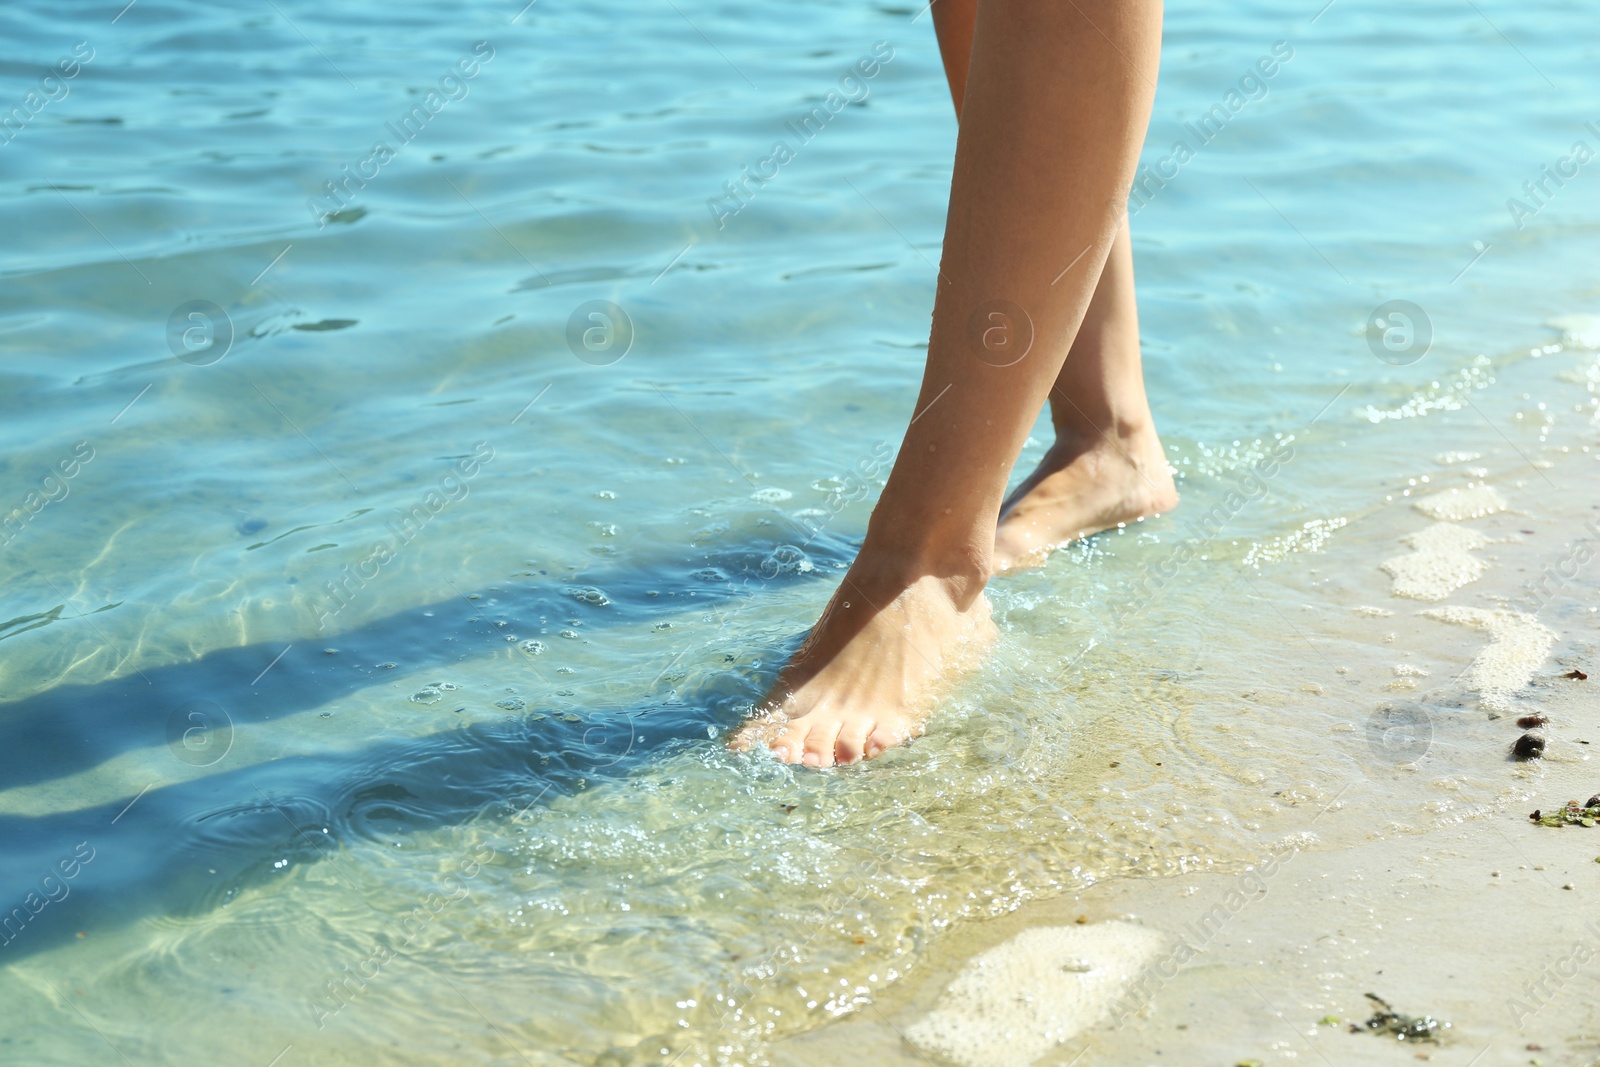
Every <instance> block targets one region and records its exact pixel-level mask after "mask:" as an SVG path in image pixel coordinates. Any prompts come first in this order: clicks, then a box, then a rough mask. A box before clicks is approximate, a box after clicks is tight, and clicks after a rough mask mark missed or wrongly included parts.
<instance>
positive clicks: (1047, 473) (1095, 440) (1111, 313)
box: [932, 0, 1178, 573]
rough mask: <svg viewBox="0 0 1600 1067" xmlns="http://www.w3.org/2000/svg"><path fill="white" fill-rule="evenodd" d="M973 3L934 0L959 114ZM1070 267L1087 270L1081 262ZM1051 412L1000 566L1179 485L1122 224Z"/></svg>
mask: <svg viewBox="0 0 1600 1067" xmlns="http://www.w3.org/2000/svg"><path fill="white" fill-rule="evenodd" d="M977 6H978V5H977V0H935V3H934V4H933V8H932V13H933V25H934V29H935V31H936V32H937V33H938V36H939V51H940V53H941V54H942V56H943V57H944V69H945V76H946V78H947V79H948V81H949V83H950V96H951V98H952V99H953V100H954V101H955V106H956V118H957V119H959V118H960V117H961V105H962V101H963V98H964V96H965V95H966V84H967V67H968V63H969V60H970V57H971V53H972V34H973V25H974V22H975V16H976V14H977ZM1085 258H1087V257H1085ZM1073 269H1074V270H1086V269H1087V268H1086V266H1085V264H1084V263H1083V261H1079V263H1078V264H1076V265H1075V267H1074V268H1073ZM1050 416H1051V422H1052V423H1053V424H1054V426H1055V435H1056V440H1055V443H1054V444H1053V445H1052V447H1051V448H1050V451H1049V452H1047V453H1046V454H1045V457H1044V459H1043V460H1042V461H1041V462H1040V464H1039V466H1038V468H1037V469H1036V470H1035V471H1034V472H1033V473H1032V474H1031V475H1029V476H1028V478H1027V479H1026V480H1025V481H1024V482H1023V483H1022V484H1021V485H1020V486H1018V487H1017V489H1016V491H1015V492H1013V493H1012V494H1011V496H1010V497H1008V498H1007V499H1006V502H1005V504H1004V506H1003V507H1002V509H1001V517H1000V525H999V529H998V530H997V531H996V533H995V553H994V557H995V558H994V567H995V571H996V573H999V572H1001V571H1005V570H1009V569H1011V568H1013V567H1016V566H1019V565H1026V564H1029V563H1037V562H1042V561H1043V559H1044V557H1045V556H1046V555H1047V554H1048V553H1049V552H1050V550H1051V549H1053V548H1055V547H1057V546H1059V545H1061V544H1063V543H1065V542H1067V541H1070V540H1072V539H1073V538H1076V537H1084V536H1087V535H1089V534H1092V533H1097V532H1099V531H1101V530H1104V529H1108V528H1110V527H1112V526H1115V525H1116V524H1117V523H1119V522H1134V521H1136V520H1139V519H1142V518H1145V517H1147V516H1153V515H1160V514H1161V513H1162V512H1164V511H1170V510H1171V509H1172V508H1174V507H1176V506H1177V503H1178V493H1177V489H1176V488H1175V487H1174V486H1173V484H1172V474H1171V472H1170V470H1169V469H1168V467H1167V459H1166V453H1165V452H1164V451H1163V450H1162V447H1161V441H1160V438H1158V437H1157V436H1156V430H1155V420H1154V418H1153V417H1152V416H1151V414H1150V405H1149V403H1148V402H1147V401H1146V400H1145V395H1144V374H1143V371H1142V368H1141V366H1140V359H1139V312H1138V307H1137V306H1136V304H1135V301H1134V288H1133V248H1132V245H1131V244H1130V242H1129V239H1128V231H1127V227H1126V226H1124V227H1123V228H1122V229H1120V230H1118V231H1117V239H1116V243H1115V244H1114V245H1113V246H1112V249H1111V255H1110V257H1109V258H1108V259H1107V260H1106V264H1105V268H1104V270H1103V271H1102V272H1101V274H1100V278H1099V281H1098V284H1097V285H1096V287H1095V292H1094V298H1093V300H1091V301H1090V303H1089V310H1088V313H1087V314H1086V315H1085V316H1084V320H1083V325H1082V326H1081V327H1080V328H1079V330H1078V335H1077V337H1076V338H1075V339H1074V340H1073V344H1072V350H1071V352H1070V353H1069V355H1068V356H1067V361H1066V363H1065V364H1063V365H1062V368H1061V374H1060V376H1059V377H1058V378H1057V379H1056V383H1055V386H1054V387H1053V388H1052V389H1051V391H1050Z"/></svg>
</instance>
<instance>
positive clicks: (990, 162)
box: [734, 0, 1161, 765]
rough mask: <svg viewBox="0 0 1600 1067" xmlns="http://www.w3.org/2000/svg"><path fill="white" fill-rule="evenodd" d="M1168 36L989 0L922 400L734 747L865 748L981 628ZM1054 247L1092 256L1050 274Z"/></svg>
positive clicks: (1051, 6) (822, 758) (1077, 13)
mask: <svg viewBox="0 0 1600 1067" xmlns="http://www.w3.org/2000/svg"><path fill="white" fill-rule="evenodd" d="M1160 34H1161V18H1160V4H1159V0H1074V2H1073V3H1070V4H1061V3H1057V2H1051V0H982V2H981V3H980V6H979V8H978V12H977V20H976V26H975V30H974V34H973V48H972V57H971V76H970V78H969V79H968V83H967V86H966V90H965V93H964V96H963V110H964V112H965V113H966V115H967V116H968V119H969V121H968V122H966V123H965V124H963V126H962V129H961V133H960V136H959V138H958V140H957V144H956V161H955V171H954V174H953V177H952V181H951V191H950V211H949V215H948V217H947V219H946V224H945V243H944V257H943V261H942V269H941V272H940V285H939V291H938V295H937V297H936V299H935V302H934V314H933V329H932V333H931V335H930V338H929V343H928V361H927V367H926V369H925V371H924V374H923V380H922V389H921V392H920V394H919V396H918V398H917V403H916V408H915V411H916V415H915V416H914V417H913V419H912V422H911V424H910V426H909V427H908V428H907V430H906V435H905V440H904V442H903V443H902V445H901V449H900V453H899V455H898V456H897V457H896V459H895V464H894V469H893V470H892V471H891V472H890V475H889V481H888V484H887V485H886V486H885V488H884V491H883V496H882V498H881V499H880V500H879V502H878V506H877V507H876V508H875V509H874V511H873V514H872V518H871V520H870V522H869V523H868V526H867V535H866V539H865V542H864V543H863V545H862V548H861V553H860V555H859V556H858V557H857V558H856V561H855V563H854V564H853V565H852V566H851V568H850V571H849V573H848V574H846V576H845V579H844V583H843V584H842V585H841V586H840V588H839V590H838V591H837V592H836V593H835V594H834V596H833V599H832V600H831V601H830V602H829V604H828V606H827V608H826V609H825V610H824V612H823V615H822V618H821V620H820V621H819V622H818V623H817V626H816V627H815V628H814V629H813V630H812V632H811V634H810V636H809V637H808V638H807V639H806V642H805V644H804V645H803V646H801V648H800V650H799V651H798V652H797V653H796V654H795V657H794V659H793V660H792V661H790V663H789V664H788V666H787V667H785V668H784V670H783V672H782V674H781V675H780V676H779V678H778V681H777V684H776V685H775V686H774V688H773V691H772V692H771V693H770V694H768V697H767V700H766V701H765V702H764V705H763V707H764V708H765V709H766V711H767V714H766V715H764V716H763V717H762V718H761V719H759V720H758V721H756V722H754V723H752V724H751V725H750V726H749V727H747V728H746V729H745V730H744V731H742V732H741V733H740V735H739V736H738V737H737V738H736V739H735V742H734V743H735V744H736V745H747V744H749V743H751V742H753V741H754V740H756V739H758V738H761V739H766V740H768V741H769V742H770V743H771V744H772V747H773V751H774V753H775V754H776V755H778V757H779V758H780V759H786V760H788V761H790V762H805V763H809V764H817V765H826V764H830V763H833V762H835V761H839V762H848V761H851V760H854V759H858V758H861V757H862V756H873V755H876V754H878V753H879V752H881V751H882V750H883V749H885V748H887V747H888V746H890V745H893V744H896V743H898V742H900V741H903V740H905V739H906V738H908V737H910V736H912V735H913V734H914V733H917V732H919V731H920V729H921V724H922V721H923V719H924V718H925V717H926V714H927V711H928V707H929V704H930V702H931V700H932V699H933V698H934V697H936V696H937V695H938V693H939V692H940V691H941V689H942V688H943V687H944V686H945V685H947V684H948V683H949V682H950V680H951V679H952V677H953V676H954V675H955V674H957V673H959V671H960V670H962V669H963V668H965V667H967V666H969V665H971V664H973V663H975V662H976V661H977V659H978V658H979V657H980V656H981V655H982V653H983V651H984V649H985V648H986V647H987V645H988V644H989V642H990V641H991V640H992V638H993V634H994V628H993V624H992V623H991V622H990V621H989V614H988V602H987V601H986V600H985V598H984V596H983V587H984V584H985V583H986V582H987V581H988V578H989V575H990V573H991V569H992V565H993V555H994V532H995V516H996V515H997V514H998V513H999V510H1000V504H1001V497H1002V496H1003V495H1004V493H1005V486H1006V482H1007V480H1008V478H1009V476H1010V472H1011V468H1012V466H1013V465H1014V464H1015V462H1016V456H1017V452H1018V450H1019V449H1020V448H1021V447H1022V443H1023V441H1024V440H1026V438H1027V436H1028V431H1029V429H1030V428H1031V427H1032V424H1033V421H1034V419H1035V417H1036V414H1037V412H1038V410H1039V408H1040V406H1041V405H1042V404H1043V403H1044V401H1045V398H1046V397H1047V396H1048V395H1049V393H1050V390H1051V387H1052V386H1053V385H1054V384H1055V381H1056V378H1057V377H1058V375H1059V374H1060V373H1061V367H1062V364H1063V362H1064V361H1065V360H1066V358H1067V352H1068V350H1069V348H1070V347H1071V345H1072V339H1073V337H1074V336H1076V334H1077V333H1078V328H1079V325H1080V323H1081V322H1082V321H1083V319H1084V315H1085V313H1086V312H1087V310H1088V308H1089V305H1090V298H1091V297H1092V295H1093V292H1094V285H1095V281H1096V279H1098V277H1099V275H1100V269H1101V266H1102V265H1103V264H1104V262H1105V260H1106V256H1107V255H1108V254H1109V252H1110V249H1111V247H1112V244H1113V242H1114V240H1115V237H1116V234H1117V230H1118V228H1119V225H1120V220H1121V218H1122V215H1123V202H1124V200H1125V198H1126V196H1127V191H1128V186H1129V183H1130V182H1131V181H1132V179H1133V169H1134V165H1135V163H1136V161H1137V158H1138V152H1139V147H1140V145H1141V143H1142V141H1143V139H1144V130H1145V124H1146V122H1147V121H1148V119H1149V115H1150V104H1151V100H1152V97H1153V96H1154V90H1155V74H1156V67H1157V62H1158V59H1159V53H1160ZM1063 248H1070V249H1088V251H1087V252H1086V253H1085V254H1084V257H1083V266H1084V267H1085V268H1087V269H1084V270H1080V271H1069V272H1067V274H1065V275H1064V276H1061V268H1062V266H1063V263H1062V255H1061V249H1063ZM1058 276H1059V279H1058ZM995 300H1004V301H1007V302H1008V303H1010V304H1012V305H1015V306H1017V307H1020V308H1021V309H1024V311H1025V314H1026V322H1027V323H1029V324H1031V327H1032V335H1033V343H1032V346H1031V348H1030V349H1028V351H1027V354H1026V355H1025V356H1023V357H1022V358H1021V359H1018V360H1016V361H1015V362H1008V361H1006V360H996V359H994V358H993V356H994V354H995V353H994V352H993V350H992V349H991V350H990V351H985V344H984V341H983V338H984V337H986V336H987V335H986V334H985V332H984V324H986V323H988V322H991V321H993V320H992V319H991V318H990V317H989V312H990V310H991V308H990V307H989V305H990V304H991V302H993V301H995ZM975 325H976V327H977V328H976V329H974V326H975ZM1018 325H1020V324H1018ZM999 362H1007V365H1005V366H998V365H996V364H997V363H999Z"/></svg>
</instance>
